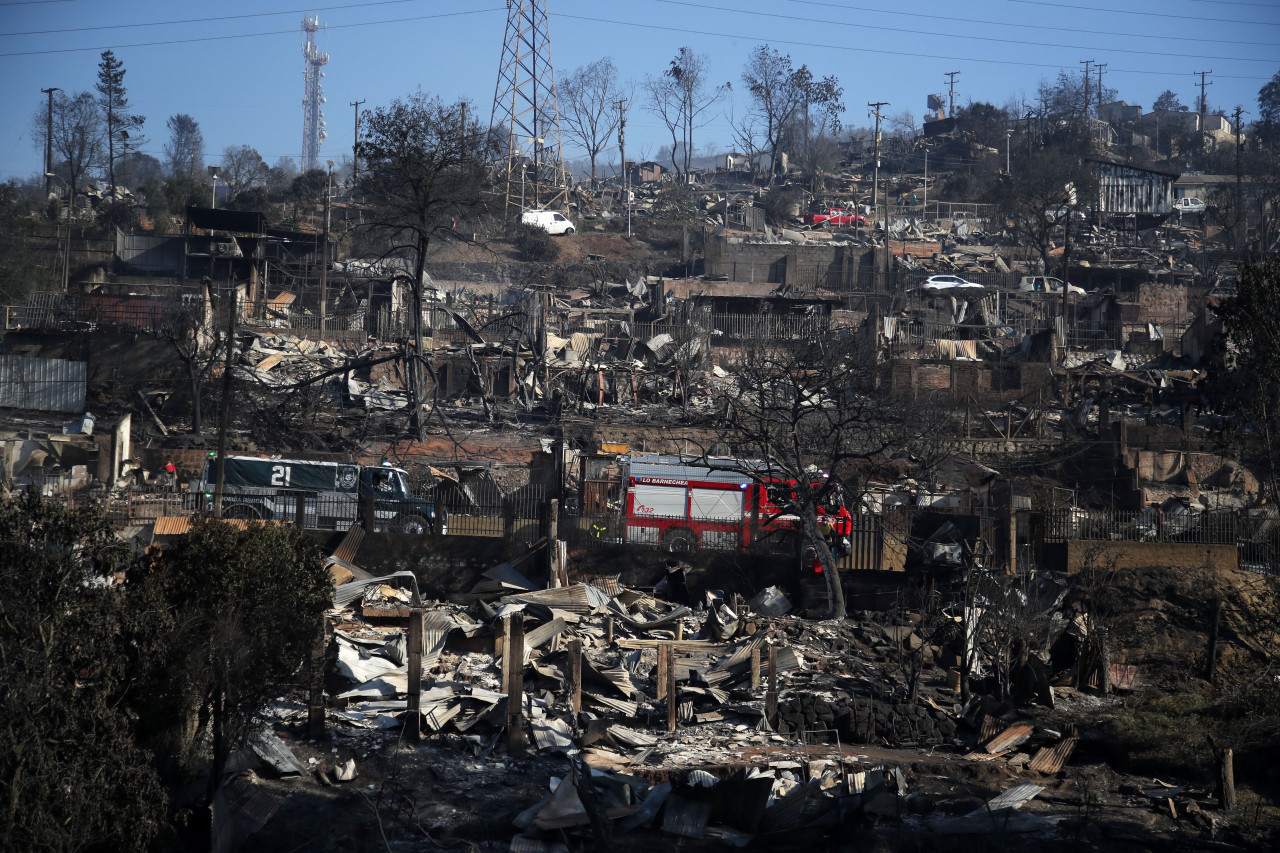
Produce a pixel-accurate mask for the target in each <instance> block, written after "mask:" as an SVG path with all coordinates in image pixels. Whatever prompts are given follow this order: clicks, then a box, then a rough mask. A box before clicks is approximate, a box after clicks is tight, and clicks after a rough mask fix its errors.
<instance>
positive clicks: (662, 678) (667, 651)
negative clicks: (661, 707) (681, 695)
mask: <svg viewBox="0 0 1280 853" xmlns="http://www.w3.org/2000/svg"><path fill="white" fill-rule="evenodd" d="M670 656H671V647H670V646H668V645H667V644H666V643H660V644H659V645H658V669H657V672H656V673H655V675H654V678H655V680H656V681H657V682H658V685H657V687H658V697H657V698H658V701H662V700H663V699H665V698H667V658H668V657H670Z"/></svg>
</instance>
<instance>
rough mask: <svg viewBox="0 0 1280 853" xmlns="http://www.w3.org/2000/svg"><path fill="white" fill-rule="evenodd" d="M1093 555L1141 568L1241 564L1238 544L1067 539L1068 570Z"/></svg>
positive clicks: (1101, 563)
mask: <svg viewBox="0 0 1280 853" xmlns="http://www.w3.org/2000/svg"><path fill="white" fill-rule="evenodd" d="M1090 559H1092V561H1093V565H1094V566H1095V567H1107V568H1110V565H1111V560H1112V559H1114V560H1115V567H1116V568H1117V569H1141V568H1146V567H1148V566H1168V567H1171V568H1183V569H1201V568H1204V567H1205V565H1206V564H1208V565H1210V566H1212V567H1213V568H1215V569H1231V570H1233V571H1234V570H1236V569H1238V568H1240V557H1239V552H1238V550H1237V549H1236V546H1234V545H1197V544H1192V543H1189V542H1100V541H1083V540H1078V539H1072V540H1070V541H1068V542H1067V565H1066V571H1067V574H1075V573H1077V572H1079V571H1080V570H1081V569H1082V568H1083V567H1084V566H1085V564H1086V562H1087V561H1089V560H1090Z"/></svg>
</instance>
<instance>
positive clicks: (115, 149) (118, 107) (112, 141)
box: [95, 50, 147, 193]
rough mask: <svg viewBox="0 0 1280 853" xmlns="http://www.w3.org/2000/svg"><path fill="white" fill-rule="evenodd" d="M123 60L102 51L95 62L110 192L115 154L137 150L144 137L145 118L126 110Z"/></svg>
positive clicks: (108, 51)
mask: <svg viewBox="0 0 1280 853" xmlns="http://www.w3.org/2000/svg"><path fill="white" fill-rule="evenodd" d="M124 75H125V69H124V63H122V62H121V61H120V60H118V59H116V55H115V53H114V52H112V51H110V50H104V51H103V52H102V61H101V62H99V63H98V82H97V84H96V86H95V88H96V89H97V90H98V105H99V107H100V108H101V110H102V115H103V119H104V121H105V124H106V141H107V183H108V185H109V186H110V187H111V191H112V192H113V193H114V192H115V189H116V161H117V159H118V158H119V157H121V156H123V155H125V154H127V153H129V151H131V150H136V149H138V148H139V147H140V146H141V145H142V144H143V143H144V142H146V140H145V139H144V138H143V137H142V133H141V131H142V125H143V124H144V123H145V122H146V120H147V117H146V116H142V115H137V114H136V113H131V112H129V98H128V96H127V93H126V91H125V87H124Z"/></svg>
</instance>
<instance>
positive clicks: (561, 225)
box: [520, 210, 574, 235]
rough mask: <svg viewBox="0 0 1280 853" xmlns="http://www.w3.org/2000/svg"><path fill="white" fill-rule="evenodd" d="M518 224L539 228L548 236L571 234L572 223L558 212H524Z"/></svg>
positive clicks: (572, 230)
mask: <svg viewBox="0 0 1280 853" xmlns="http://www.w3.org/2000/svg"><path fill="white" fill-rule="evenodd" d="M520 224H522V225H532V226H534V227H536V228H541V229H542V230H543V231H546V232H547V233H548V234H552V235H555V234H572V233H573V232H574V227H573V221H572V220H571V219H569V217H567V216H565V215H564V214H563V213H561V212H560V211H558V210H526V211H525V212H524V215H523V216H521V217H520Z"/></svg>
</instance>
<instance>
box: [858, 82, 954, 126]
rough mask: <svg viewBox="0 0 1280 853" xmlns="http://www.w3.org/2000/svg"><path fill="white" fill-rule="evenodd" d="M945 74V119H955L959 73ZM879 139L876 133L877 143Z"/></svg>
mask: <svg viewBox="0 0 1280 853" xmlns="http://www.w3.org/2000/svg"><path fill="white" fill-rule="evenodd" d="M945 74H946V77H947V90H948V97H947V118H955V116H956V78H957V77H959V76H960V72H959V71H947V72H945ZM879 137H880V135H879V134H878V133H877V134H876V139H877V141H878V140H879Z"/></svg>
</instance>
